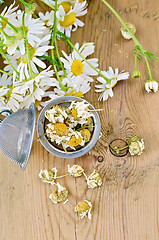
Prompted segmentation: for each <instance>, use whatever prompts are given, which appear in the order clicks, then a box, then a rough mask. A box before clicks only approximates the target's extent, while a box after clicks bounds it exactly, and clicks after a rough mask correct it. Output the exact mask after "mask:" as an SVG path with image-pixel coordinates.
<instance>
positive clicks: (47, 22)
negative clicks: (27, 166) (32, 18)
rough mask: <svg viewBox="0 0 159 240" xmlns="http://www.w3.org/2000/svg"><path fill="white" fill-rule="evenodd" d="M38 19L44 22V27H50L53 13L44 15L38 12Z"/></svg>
mask: <svg viewBox="0 0 159 240" xmlns="http://www.w3.org/2000/svg"><path fill="white" fill-rule="evenodd" d="M39 17H40V19H41V20H42V21H43V22H44V24H45V26H46V27H52V26H53V23H54V11H53V10H52V11H51V12H48V11H47V12H46V13H45V14H44V13H42V12H39Z"/></svg>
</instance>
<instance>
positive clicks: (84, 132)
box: [80, 129, 91, 142]
mask: <svg viewBox="0 0 159 240" xmlns="http://www.w3.org/2000/svg"><path fill="white" fill-rule="evenodd" d="M80 133H81V135H82V137H83V139H84V141H85V142H89V140H90V138H91V133H90V131H89V130H88V129H82V130H81V131H80Z"/></svg>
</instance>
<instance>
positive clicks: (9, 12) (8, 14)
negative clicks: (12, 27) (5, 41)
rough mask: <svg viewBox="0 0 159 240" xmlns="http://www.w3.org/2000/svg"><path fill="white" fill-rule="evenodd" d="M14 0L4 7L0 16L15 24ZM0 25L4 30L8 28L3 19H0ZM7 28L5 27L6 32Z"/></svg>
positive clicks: (15, 8)
mask: <svg viewBox="0 0 159 240" xmlns="http://www.w3.org/2000/svg"><path fill="white" fill-rule="evenodd" d="M14 5H15V1H14V2H13V3H12V4H11V5H10V6H9V7H7V6H6V7H5V8H4V9H3V11H2V13H1V16H2V17H3V18H5V19H6V20H7V21H8V22H11V23H12V24H17V19H16V12H15V11H16V10H17V9H18V6H16V7H14ZM0 25H1V28H2V29H5V30H6V27H7V28H8V24H7V23H6V22H5V21H4V20H2V19H1V20H0ZM8 30H9V29H7V32H8Z"/></svg>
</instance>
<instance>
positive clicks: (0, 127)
mask: <svg viewBox="0 0 159 240" xmlns="http://www.w3.org/2000/svg"><path fill="white" fill-rule="evenodd" d="M34 127H35V106H34V105H31V106H30V108H26V109H22V110H20V111H18V112H15V113H13V114H11V115H10V116H8V117H6V118H5V119H4V120H3V121H2V123H1V124H0V148H1V150H2V152H3V153H4V154H5V155H6V156H7V157H8V158H10V159H11V160H12V161H13V162H14V163H17V164H19V165H20V166H21V169H22V170H24V169H25V168H26V165H27V162H28V159H29V155H30V151H31V146H32V141H33V134H34Z"/></svg>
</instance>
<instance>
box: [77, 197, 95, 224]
mask: <svg viewBox="0 0 159 240" xmlns="http://www.w3.org/2000/svg"><path fill="white" fill-rule="evenodd" d="M91 209H92V203H91V202H89V201H87V200H84V201H82V202H79V203H78V204H77V205H76V207H75V212H79V213H80V216H81V218H83V217H88V218H89V219H90V220H91Z"/></svg>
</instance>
